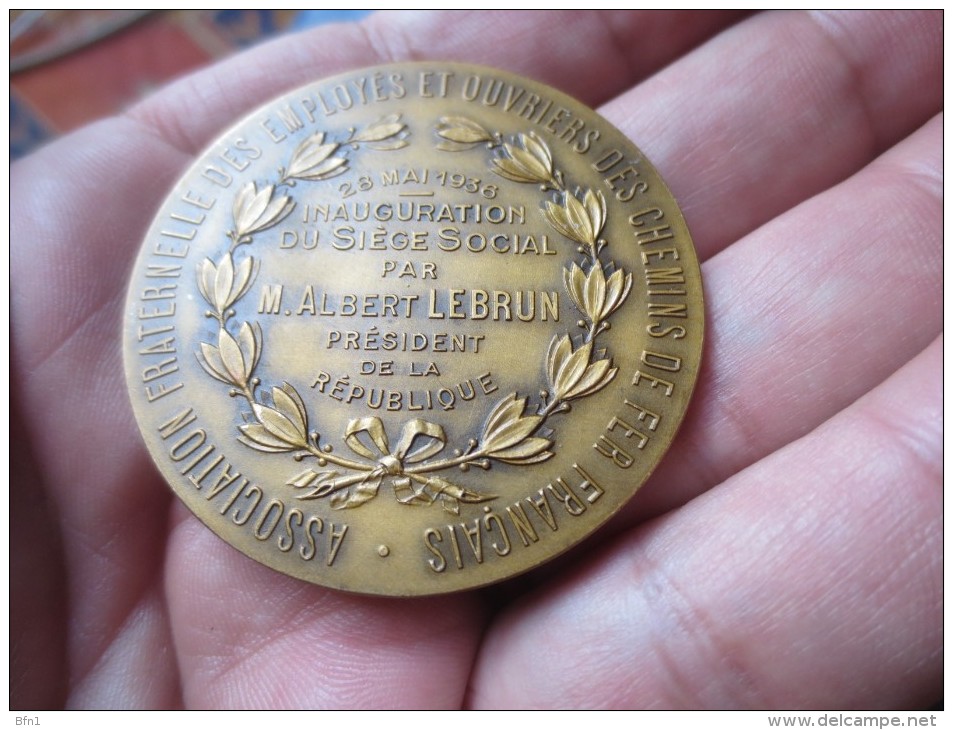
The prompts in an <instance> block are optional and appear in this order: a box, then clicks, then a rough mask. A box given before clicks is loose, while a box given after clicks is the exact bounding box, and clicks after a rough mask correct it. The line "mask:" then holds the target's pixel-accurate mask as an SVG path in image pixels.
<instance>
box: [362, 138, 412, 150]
mask: <svg viewBox="0 0 953 730" xmlns="http://www.w3.org/2000/svg"><path fill="white" fill-rule="evenodd" d="M409 144H410V142H408V141H407V140H406V139H389V140H383V141H382V142H369V143H368V144H367V146H368V147H370V148H371V149H372V150H385V151H386V150H399V149H403V148H404V147H406V146H407V145H409Z"/></svg>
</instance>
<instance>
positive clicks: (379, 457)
mask: <svg viewBox="0 0 953 730" xmlns="http://www.w3.org/2000/svg"><path fill="white" fill-rule="evenodd" d="M344 443H345V444H347V447H348V448H349V449H350V450H351V451H353V452H354V453H355V454H357V455H358V456H362V457H364V458H365V459H367V460H369V461H370V462H372V463H371V464H368V465H367V468H366V469H365V470H364V471H362V472H360V473H359V474H351V475H348V476H338V472H336V471H326V472H320V473H319V472H314V471H312V470H310V469H309V470H307V471H305V472H303V473H301V474H299V475H298V476H297V477H295V478H294V479H293V480H291V482H289V484H292V485H294V486H296V487H314V490H313V492H312V493H311V494H309V495H306V496H308V497H312V496H313V497H324V496H328V495H333V496H331V506H332V507H334V508H335V509H344V508H349V507H357V506H359V505H361V504H363V503H364V502H368V501H370V500H372V499H373V498H374V497H376V496H377V493H378V491H379V490H380V487H381V484H383V482H384V480H385V479H388V480H389V481H390V483H391V486H392V487H393V488H394V496H395V497H396V498H397V501H398V502H400V503H402V504H433V503H434V502H435V501H437V500H438V499H439V500H440V501H441V502H442V504H443V507H444V509H446V510H447V511H448V512H453V513H454V514H459V511H460V502H466V503H471V504H473V503H478V502H485V501H487V500H490V499H493V497H492V496H491V495H485V494H480V493H478V492H474V491H472V490H470V489H467V488H465V487H461V486H460V485H458V484H454V483H452V482H450V481H448V480H446V479H444V478H443V477H439V476H425V475H424V474H423V473H422V471H415V470H414V465H415V464H420V463H421V462H424V461H426V460H427V459H429V458H430V457H431V456H434V455H435V454H438V453H440V452H441V451H443V449H444V447H446V445H447V436H446V434H445V433H444V430H443V427H442V426H440V425H438V424H436V423H431V422H430V421H425V420H424V419H422V418H415V419H413V420H410V421H407V422H406V423H405V424H404V425H403V428H402V429H401V432H400V437H399V438H398V440H397V445H396V446H395V447H394V448H393V449H391V446H390V440H389V439H388V438H387V431H386V430H385V429H384V424H383V422H382V421H381V419H380V418H378V417H377V416H368V417H366V418H354V419H352V420H351V421H349V422H348V424H347V428H346V429H345V431H344Z"/></svg>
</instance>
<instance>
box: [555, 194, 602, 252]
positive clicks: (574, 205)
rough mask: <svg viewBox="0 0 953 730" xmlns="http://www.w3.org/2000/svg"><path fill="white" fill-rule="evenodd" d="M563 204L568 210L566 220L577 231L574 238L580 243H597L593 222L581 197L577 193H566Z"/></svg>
mask: <svg viewBox="0 0 953 730" xmlns="http://www.w3.org/2000/svg"><path fill="white" fill-rule="evenodd" d="M563 206H564V208H565V211H566V220H567V221H568V222H569V225H570V226H571V227H572V229H573V230H574V231H575V232H576V235H575V236H573V237H572V238H574V239H575V240H576V241H579V242H580V243H587V244H590V245H591V244H593V243H595V236H594V235H593V232H592V222H591V221H590V220H589V215H588V213H587V212H586V208H585V206H583V204H582V203H580V202H579V199H578V198H577V197H576V196H575V195H571V194H570V193H566V194H565V196H564V202H563Z"/></svg>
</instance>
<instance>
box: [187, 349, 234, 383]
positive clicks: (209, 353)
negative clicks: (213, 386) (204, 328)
mask: <svg viewBox="0 0 953 730" xmlns="http://www.w3.org/2000/svg"><path fill="white" fill-rule="evenodd" d="M199 346H200V347H201V348H202V352H201V355H200V356H199V353H196V356H197V358H198V361H199V365H201V366H202V369H203V370H205V372H207V373H208V374H209V375H211V376H212V377H213V378H215V379H216V380H221V381H222V382H223V383H226V384H227V385H234V383H233V382H232V380H231V377H230V376H229V374H228V371H227V370H226V369H225V363H223V362H222V356H221V354H220V353H219V351H218V348H217V347H215V346H214V345H210V344H209V343H207V342H201V343H199Z"/></svg>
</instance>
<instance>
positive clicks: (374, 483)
mask: <svg viewBox="0 0 953 730" xmlns="http://www.w3.org/2000/svg"><path fill="white" fill-rule="evenodd" d="M382 479H383V477H382V476H376V477H370V478H369V479H368V480H366V481H364V482H361V483H360V484H356V485H355V486H354V487H352V488H351V489H345V490H342V491H340V492H338V493H337V494H335V495H334V496H333V497H331V509H353V508H354V507H360V506H361V505H362V504H364V503H366V502H370V501H371V500H372V499H374V497H376V496H377V492H378V490H379V489H380V486H381V480H382Z"/></svg>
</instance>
